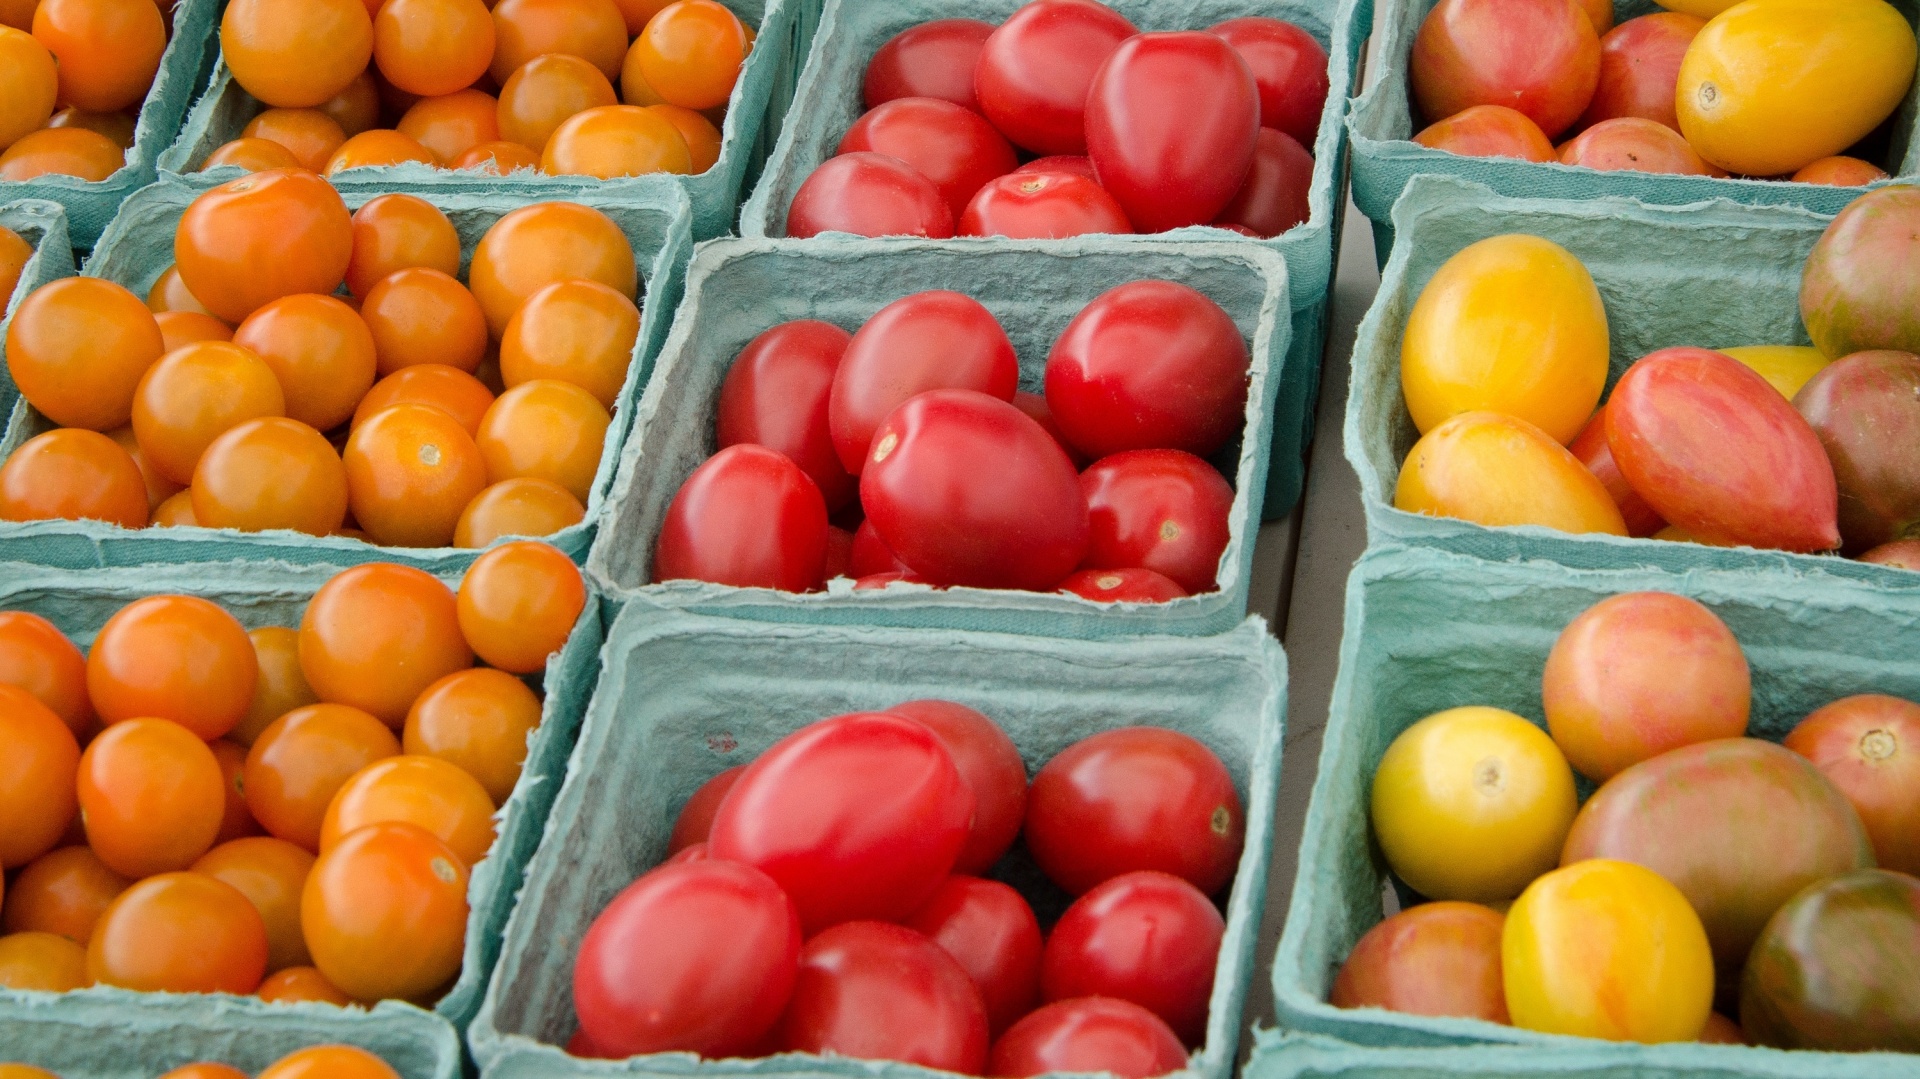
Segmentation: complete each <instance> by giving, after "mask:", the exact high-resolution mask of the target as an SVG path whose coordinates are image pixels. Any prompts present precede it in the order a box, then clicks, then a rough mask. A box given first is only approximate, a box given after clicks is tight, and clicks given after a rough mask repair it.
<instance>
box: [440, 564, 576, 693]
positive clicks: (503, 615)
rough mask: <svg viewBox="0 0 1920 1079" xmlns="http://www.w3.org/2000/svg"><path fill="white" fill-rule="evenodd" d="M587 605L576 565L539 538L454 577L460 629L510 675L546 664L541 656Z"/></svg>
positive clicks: (550, 651) (561, 640)
mask: <svg viewBox="0 0 1920 1079" xmlns="http://www.w3.org/2000/svg"><path fill="white" fill-rule="evenodd" d="M586 605H587V586H586V582H585V581H583V580H582V579H581V577H580V567H578V566H576V565H574V564H573V560H572V559H570V558H568V557H567V556H566V555H563V554H561V553H560V551H559V549H558V548H555V547H552V546H550V545H548V544H545V543H535V542H531V541H528V540H520V541H518V542H514V543H508V544H504V545H502V546H499V547H495V548H494V549H492V550H490V551H488V552H487V553H486V554H483V555H481V556H480V557H479V558H477V559H475V560H474V563H473V566H472V567H471V568H469V569H468V570H467V575H466V578H465V579H464V580H462V581H461V582H460V595H459V610H460V631H461V632H462V633H464V634H465V635H466V638H467V643H468V644H471V645H472V646H473V650H474V652H475V653H477V654H478V655H479V656H480V658H481V659H483V660H485V661H486V662H487V663H489V664H491V665H493V666H495V667H498V668H500V669H501V670H503V671H511V672H512V673H514V674H532V673H534V672H535V671H543V670H545V669H546V667H547V657H548V656H550V655H552V654H554V653H555V652H558V651H559V650H560V646H561V645H564V644H566V643H567V634H569V633H572V632H573V624H574V622H576V621H577V620H578V619H579V618H580V612H581V611H582V610H583V609H584V608H585V607H586Z"/></svg>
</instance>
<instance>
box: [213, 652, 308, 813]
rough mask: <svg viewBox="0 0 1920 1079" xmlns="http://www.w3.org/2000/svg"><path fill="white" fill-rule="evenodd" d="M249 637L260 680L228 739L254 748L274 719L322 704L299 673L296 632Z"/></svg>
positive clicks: (256, 683)
mask: <svg viewBox="0 0 1920 1079" xmlns="http://www.w3.org/2000/svg"><path fill="white" fill-rule="evenodd" d="M247 638H248V639H249V640H251V641H252V642H253V658H254V661H255V662H256V663H257V664H258V665H259V668H260V678H259V680H258V681H256V682H254V684H253V703H252V704H250V705H248V706H247V715H246V718H244V719H242V720H241V721H240V724H239V726H237V727H235V728H234V729H233V730H232V731H230V732H229V733H228V737H230V738H232V739H233V740H234V741H235V742H238V743H239V744H241V745H243V746H251V745H253V743H254V742H255V741H256V740H257V739H258V738H259V737H260V732H262V731H264V730H266V729H267V727H268V726H269V725H270V724H272V723H273V721H274V720H276V719H279V718H280V717H281V716H284V715H286V714H287V713H288V712H291V711H293V710H294V709H295V708H301V707H304V706H306V705H309V704H318V703H319V701H320V698H318V697H316V696H314V695H313V689H312V687H310V686H308V685H307V676H306V675H304V674H302V673H300V634H299V632H298V631H297V630H292V629H288V628H286V627H285V626H263V627H261V628H260V629H256V630H252V631H250V632H248V634H247ZM244 794H245V792H244V791H243V792H242V795H243V796H244Z"/></svg>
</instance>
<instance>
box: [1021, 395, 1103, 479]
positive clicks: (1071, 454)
mask: <svg viewBox="0 0 1920 1079" xmlns="http://www.w3.org/2000/svg"><path fill="white" fill-rule="evenodd" d="M1013 407H1015V408H1017V409H1019V410H1020V411H1022V412H1024V413H1026V414H1027V416H1028V417H1029V418H1030V419H1032V420H1033V422H1035V423H1037V424H1039V425H1040V427H1041V429H1043V430H1045V431H1046V432H1047V434H1049V435H1052V436H1053V440H1054V441H1055V442H1057V443H1059V445H1060V449H1061V452H1063V453H1065V454H1066V455H1067V459H1068V460H1070V461H1072V462H1073V467H1075V468H1085V467H1087V465H1088V463H1090V461H1091V458H1089V457H1088V456H1087V455H1086V454H1084V453H1081V452H1080V451H1079V450H1077V449H1074V448H1073V444H1072V443H1070V442H1068V441H1067V436H1066V435H1065V434H1063V433H1061V431H1060V425H1059V424H1057V423H1055V422H1053V409H1051V408H1049V407H1048V406H1047V398H1046V395H1045V394H1039V393H1027V392H1026V391H1025V390H1022V391H1021V392H1019V393H1016V394H1014V395H1013Z"/></svg>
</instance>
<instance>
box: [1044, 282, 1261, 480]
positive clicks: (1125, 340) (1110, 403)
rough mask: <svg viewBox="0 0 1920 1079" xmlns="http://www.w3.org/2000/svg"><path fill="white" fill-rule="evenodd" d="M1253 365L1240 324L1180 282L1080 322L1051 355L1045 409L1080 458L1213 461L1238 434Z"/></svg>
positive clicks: (1101, 305)
mask: <svg viewBox="0 0 1920 1079" xmlns="http://www.w3.org/2000/svg"><path fill="white" fill-rule="evenodd" d="M1250 366H1251V360H1250V358H1249V353H1248V350H1247V342H1246V339H1245V338H1243V337H1241V336H1240V329H1239V327H1238V326H1236V325H1234V322H1233V319H1232V317H1230V316H1229V315H1228V314H1227V313H1226V312H1225V311H1223V310H1221V308H1220V305H1219V304H1217V303H1214V302H1213V301H1212V300H1210V299H1208V298H1207V297H1206V296H1204V295H1202V294H1201V293H1199V292H1196V291H1194V290H1193V289H1191V288H1188V287H1187V286H1185V285H1181V284H1176V283H1174V282H1172V281H1135V282H1133V283H1131V284H1126V285H1121V286H1120V287H1118V288H1116V289H1112V290H1111V291H1109V292H1106V293H1105V294H1103V295H1101V296H1100V297H1099V298H1098V299H1096V300H1094V301H1093V302H1092V303H1090V304H1088V305H1087V307H1086V309H1085V310H1084V311H1081V312H1080V314H1078V315H1076V316H1074V319H1073V321H1072V322H1071V323H1069V324H1068V326H1067V329H1066V332H1065V333H1063V334H1061V335H1060V340H1059V341H1057V342H1055V343H1054V346H1053V351H1052V353H1050V354H1049V355H1048V356H1047V376H1046V388H1047V407H1048V408H1050V409H1051V410H1052V411H1053V418H1054V422H1056V423H1058V424H1059V426H1060V430H1061V431H1062V432H1063V433H1065V434H1066V436H1067V441H1069V442H1071V443H1072V444H1073V445H1074V446H1075V447H1076V448H1078V449H1079V450H1080V451H1081V452H1082V453H1085V454H1087V455H1088V456H1090V457H1094V458H1100V457H1105V456H1107V455H1109V454H1114V453H1119V452H1120V451H1121V450H1144V449H1175V450H1186V451H1187V452H1188V453H1192V454H1195V455H1198V456H1200V457H1211V456H1212V455H1213V454H1214V453H1215V452H1217V451H1218V450H1219V449H1221V448H1222V447H1223V446H1225V445H1226V444H1227V443H1228V442H1229V441H1231V440H1232V438H1233V436H1234V434H1235V433H1236V432H1238V431H1239V430H1240V425H1241V413H1242V412H1243V411H1244V410H1245V408H1246V403H1247V380H1248V371H1249V368H1250Z"/></svg>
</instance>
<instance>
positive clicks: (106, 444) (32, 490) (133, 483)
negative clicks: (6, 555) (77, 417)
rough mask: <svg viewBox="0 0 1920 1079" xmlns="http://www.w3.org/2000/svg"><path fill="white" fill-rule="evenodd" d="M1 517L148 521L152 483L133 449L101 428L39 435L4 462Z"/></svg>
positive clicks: (128, 524)
mask: <svg viewBox="0 0 1920 1079" xmlns="http://www.w3.org/2000/svg"><path fill="white" fill-rule="evenodd" d="M0 520H7V521H44V520H69V521H82V520H93V521H105V522H107V523H108V524H115V525H119V526H120V527H122V528H144V527H145V526H146V524H147V482H146V480H145V479H144V478H143V477H142V476H141V475H140V466H139V465H136V464H134V463H133V458H131V457H129V456H127V451H125V450H123V449H121V448H120V446H119V445H118V444H117V443H115V442H114V441H113V439H111V438H108V437H107V436H106V435H103V434H100V433H99V432H97V431H88V430H84V429H82V428H78V427H63V428H60V429H58V430H54V431H48V432H47V433H46V434H44V435H35V436H34V437H32V438H30V439H28V440H27V441H26V442H25V443H24V444H23V445H21V447H20V448H19V449H17V450H15V451H13V456H12V457H9V458H8V459H7V463H6V464H5V465H0Z"/></svg>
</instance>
